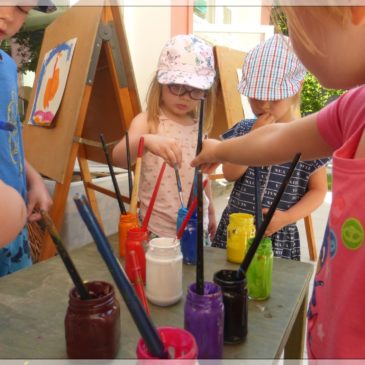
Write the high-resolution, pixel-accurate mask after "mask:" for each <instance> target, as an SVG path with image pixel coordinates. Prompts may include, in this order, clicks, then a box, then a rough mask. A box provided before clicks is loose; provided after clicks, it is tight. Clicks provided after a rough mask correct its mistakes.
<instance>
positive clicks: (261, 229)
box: [237, 153, 301, 277]
mask: <svg viewBox="0 0 365 365" xmlns="http://www.w3.org/2000/svg"><path fill="white" fill-rule="evenodd" d="M300 155H301V154H300V153H297V154H296V155H295V157H294V159H293V161H292V163H291V165H290V168H289V170H288V172H287V173H286V175H285V177H284V180H283V182H282V183H281V185H280V188H279V190H278V192H277V193H276V196H275V198H274V201H273V202H272V204H271V206H270V208H269V211H268V212H267V214H266V216H265V219H264V221H263V222H262V224H261V225H260V227H259V229H258V231H256V235H255V238H254V239H253V242H252V244H251V246H250V248H249V249H248V251H247V253H246V256H245V258H244V259H243V261H242V263H241V265H240V267H239V269H238V271H237V276H238V277H241V276H242V274H245V273H246V272H247V269H248V267H249V266H250V263H251V261H252V259H253V257H254V255H255V252H256V250H257V248H258V247H259V244H260V242H261V240H262V238H263V237H264V234H265V231H266V228H267V227H268V225H269V224H270V221H271V219H272V217H273V215H274V213H275V210H276V208H277V206H278V205H279V202H280V199H281V197H282V195H283V193H284V191H285V188H286V187H287V185H288V183H289V180H290V178H291V176H292V174H293V172H294V169H295V167H296V165H297V163H298V161H299V159H300Z"/></svg>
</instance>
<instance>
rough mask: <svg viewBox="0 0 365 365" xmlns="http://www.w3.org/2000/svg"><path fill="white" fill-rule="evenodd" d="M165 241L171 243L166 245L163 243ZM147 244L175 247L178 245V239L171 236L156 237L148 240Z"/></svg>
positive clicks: (167, 247) (163, 247)
mask: <svg viewBox="0 0 365 365" xmlns="http://www.w3.org/2000/svg"><path fill="white" fill-rule="evenodd" d="M166 242H171V243H172V244H170V245H167V244H165V243H166ZM149 246H150V247H153V248H157V249H159V248H162V249H175V248H177V247H178V246H180V240H179V239H177V238H171V237H157V238H152V240H151V241H150V242H149Z"/></svg>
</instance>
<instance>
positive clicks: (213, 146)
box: [192, 1, 365, 359]
mask: <svg viewBox="0 0 365 365" xmlns="http://www.w3.org/2000/svg"><path fill="white" fill-rule="evenodd" d="M322 3H323V1H322ZM322 5H323V4H322ZM284 11H285V12H286V13H287V16H288V26H289V34H290V38H291V40H292V44H293V48H294V51H295V52H296V53H297V55H298V56H299V58H300V60H301V61H302V63H303V64H304V66H306V68H307V69H308V70H310V71H311V72H313V74H314V75H315V76H317V78H318V79H319V81H320V82H321V84H322V85H323V86H325V87H329V88H342V89H344V88H347V89H350V88H354V87H356V88H354V89H352V90H350V91H348V92H347V93H346V94H344V95H342V96H341V97H340V98H339V99H338V100H336V101H334V102H333V103H331V104H330V105H329V106H327V107H326V108H324V109H323V110H322V111H320V112H319V113H315V114H312V115H309V116H307V117H305V118H303V119H300V120H298V121H294V122H292V123H286V124H277V123H275V124H271V125H268V126H264V127H262V128H259V129H257V130H256V131H254V132H252V133H249V134H247V135H245V136H243V137H238V138H235V139H230V140H227V141H224V142H219V141H215V140H207V141H205V142H204V145H203V150H202V153H201V154H200V155H199V156H198V157H197V158H196V159H195V160H193V162H192V165H193V166H196V165H201V164H203V165H204V170H205V171H210V170H212V169H213V168H214V167H215V166H216V165H217V163H219V162H226V161H228V162H233V163H237V164H244V165H251V166H255V165H256V166H257V165H263V164H274V163H282V162H286V161H289V160H291V159H292V158H293V156H294V155H295V154H296V153H297V152H301V153H302V159H303V160H307V159H316V158H321V157H325V156H331V155H332V156H333V201H332V207H331V211H330V217H329V221H328V225H327V229H326V233H325V236H324V242H323V245H322V249H321V253H320V259H319V262H318V267H317V274H316V277H315V281H314V287H313V293H312V298H311V301H310V304H309V309H308V326H307V327H308V336H307V347H308V355H309V357H310V358H312V359H334V358H358V359H360V358H365V326H364V321H365V310H364V308H365V245H364V238H365V210H364V208H363V206H364V202H365V184H364V181H365V133H364V128H365V85H363V84H364V83H365V42H364V40H365V7H363V6H353V7H352V6H342V7H332V6H322V7H299V6H298V7H284ZM359 85H361V86H359Z"/></svg>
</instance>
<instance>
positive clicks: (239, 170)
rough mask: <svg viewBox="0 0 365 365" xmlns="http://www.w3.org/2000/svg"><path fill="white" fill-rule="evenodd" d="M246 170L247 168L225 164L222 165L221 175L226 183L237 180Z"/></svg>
mask: <svg viewBox="0 0 365 365" xmlns="http://www.w3.org/2000/svg"><path fill="white" fill-rule="evenodd" d="M247 169H248V166H242V165H235V164H233V163H229V162H226V163H224V164H223V165H222V170H223V175H224V178H225V179H226V180H227V181H236V180H238V179H239V178H240V177H241V176H242V175H243V174H244V173H245V172H246V170H247Z"/></svg>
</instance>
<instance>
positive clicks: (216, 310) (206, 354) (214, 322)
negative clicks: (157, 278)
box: [184, 282, 224, 359]
mask: <svg viewBox="0 0 365 365" xmlns="http://www.w3.org/2000/svg"><path fill="white" fill-rule="evenodd" d="M184 328H185V329H186V330H187V331H189V332H190V333H192V334H193V336H194V337H195V340H196V342H197V344H198V349H199V350H198V358H199V359H221V358H222V357H223V329H224V308H223V297H222V291H221V288H220V286H218V285H217V284H214V283H209V282H205V283H204V295H199V294H197V293H196V283H193V284H191V285H190V286H189V288H188V294H187V297H186V302H185V307H184Z"/></svg>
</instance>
